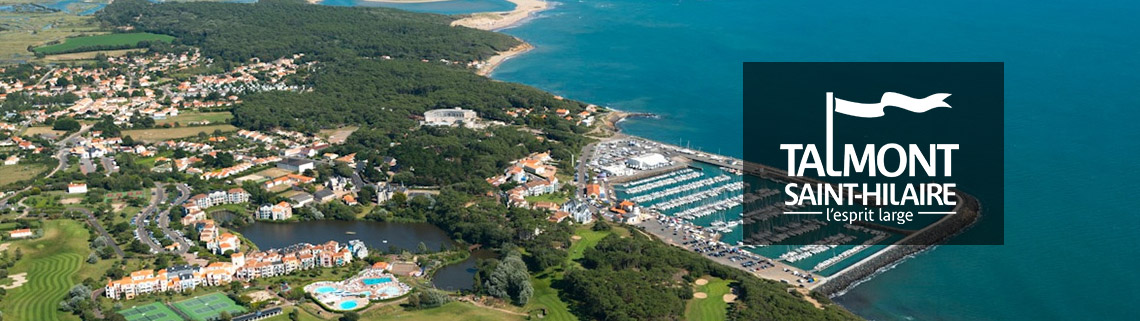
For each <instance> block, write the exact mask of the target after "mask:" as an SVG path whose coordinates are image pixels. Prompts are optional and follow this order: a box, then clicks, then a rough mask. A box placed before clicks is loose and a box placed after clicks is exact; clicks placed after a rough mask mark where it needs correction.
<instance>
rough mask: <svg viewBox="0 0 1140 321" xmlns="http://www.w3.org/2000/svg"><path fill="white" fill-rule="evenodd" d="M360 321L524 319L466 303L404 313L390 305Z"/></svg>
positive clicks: (368, 313)
mask: <svg viewBox="0 0 1140 321" xmlns="http://www.w3.org/2000/svg"><path fill="white" fill-rule="evenodd" d="M361 320H432V321H500V320H520V321H521V320H526V317H524V316H520V315H514V314H509V313H505V312H501V311H497V310H492V309H488V308H482V307H477V306H474V305H471V304H468V303H463V302H452V303H448V304H445V305H443V306H441V307H438V308H434V309H426V310H411V311H406V310H404V308H402V307H400V306H398V305H390V306H385V307H382V308H378V309H375V310H371V311H368V312H366V313H364V314H363V315H361Z"/></svg>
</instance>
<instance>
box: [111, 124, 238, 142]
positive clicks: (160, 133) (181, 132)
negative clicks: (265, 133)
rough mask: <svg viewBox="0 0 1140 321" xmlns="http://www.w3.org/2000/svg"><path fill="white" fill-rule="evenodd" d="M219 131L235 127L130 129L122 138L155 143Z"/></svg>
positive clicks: (226, 125) (232, 129) (230, 129)
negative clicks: (129, 137) (128, 137)
mask: <svg viewBox="0 0 1140 321" xmlns="http://www.w3.org/2000/svg"><path fill="white" fill-rule="evenodd" d="M219 129H220V130H221V131H223V132H232V131H236V130H237V127H234V126H233V125H229V124H225V125H210V126H196V127H177V128H151V129H132V130H124V131H123V133H122V136H123V137H126V136H131V138H134V139H135V140H136V141H137V140H141V141H145V142H156V141H163V140H167V139H177V138H185V137H190V136H195V135H198V133H206V134H207V135H213V134H214V130H219Z"/></svg>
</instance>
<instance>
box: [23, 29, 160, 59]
mask: <svg viewBox="0 0 1140 321" xmlns="http://www.w3.org/2000/svg"><path fill="white" fill-rule="evenodd" d="M171 40H174V37H171V36H167V35H160V34H153V33H146V32H134V33H111V34H105V35H97V36H85V37H75V38H67V39H65V40H64V41H63V43H59V44H54V45H47V46H43V47H37V48H35V49H33V50H34V51H35V52H36V53H42V54H47V55H53V54H60V53H70V52H81V51H93V50H110V49H125V48H128V47H134V46H135V45H138V43H139V42H140V41H163V42H170V41H171Z"/></svg>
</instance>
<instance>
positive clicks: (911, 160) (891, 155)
mask: <svg viewBox="0 0 1140 321" xmlns="http://www.w3.org/2000/svg"><path fill="white" fill-rule="evenodd" d="M780 149H782V150H786V151H788V175H790V176H804V172H805V171H808V170H815V174H816V175H817V176H819V177H847V176H850V175H851V174H858V173H864V174H866V175H867V176H879V175H881V176H885V177H898V176H902V175H907V176H911V177H914V176H916V174H918V173H925V174H926V176H929V177H934V176H944V177H950V176H951V174H952V171H951V167H952V166H951V163H952V160H953V157H952V155H953V151H955V150H957V149H958V144H930V145H929V146H927V148H925V149H924V148H922V147H920V146H919V145H916V144H910V145H908V146H907V147H905V148H904V147H903V146H902V145H899V144H886V145H883V146H882V147H881V148H878V149H876V146H875V145H874V144H867V145H866V146H865V147H864V148H863V150H862V151H861V152H860V151H857V150H856V149H855V146H854V145H852V144H845V145H844V148H843V151H844V152H843V157H842V159H841V162H842V163H843V164H842V166H841V167H837V166H836V165H837V164H836V163H835V162H834V161H833V155H831V151H830V150H829V151H827V155H826V159H821V158H820V153H819V150H818V148H816V147H815V144H807V145H804V144H780ZM801 151H802V152H801ZM797 156H798V157H797ZM891 159H897V163H898V166H897V167H896V166H887V161H888V160H891ZM940 162H941V164H939V163H940ZM939 165H942V166H939ZM888 167H891V168H888ZM939 169H941V173H939ZM953 188H954V184H952V183H943V184H933V183H932V184H918V186H915V185H914V184H906V186H904V187H901V188H895V186H894V184H891V183H886V184H854V183H841V184H814V186H813V184H806V185H804V186H803V187H802V188H800V186H799V184H796V183H788V184H787V185H786V186H785V192H786V193H787V194H788V195H789V196H791V197H792V199H791V200H789V201H786V202H785V204H787V205H805V204H804V203H808V204H807V205H844V204H846V205H853V204H855V203H856V201H855V200H860V199H861V201H862V202H861V203H863V204H864V205H870V203H872V202H871V201H870V200H871V199H874V201H873V203H875V204H874V205H907V204H910V205H920V206H921V205H955V204H956V203H957V202H956V197H955V195H954V194H955V193H954V192H953V191H952V189H953Z"/></svg>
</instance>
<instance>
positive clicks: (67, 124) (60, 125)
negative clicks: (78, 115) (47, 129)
mask: <svg viewBox="0 0 1140 321" xmlns="http://www.w3.org/2000/svg"><path fill="white" fill-rule="evenodd" d="M79 128H80V125H79V122H78V121H76V120H75V119H73V118H70V117H68V118H60V119H56V120H55V122H53V123H52V125H51V129H54V130H62V131H76V130H79Z"/></svg>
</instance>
